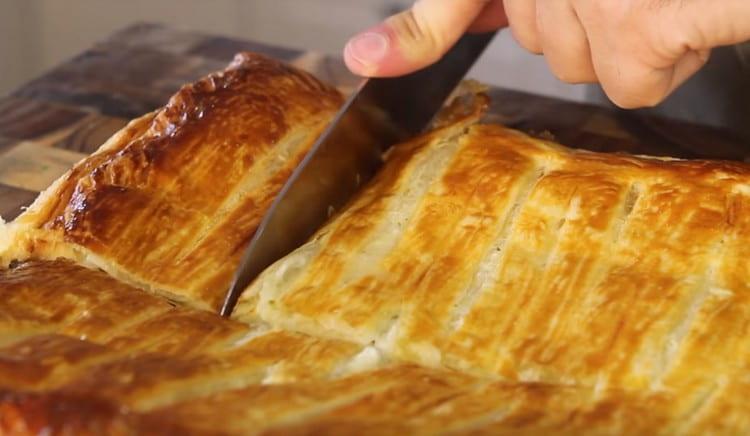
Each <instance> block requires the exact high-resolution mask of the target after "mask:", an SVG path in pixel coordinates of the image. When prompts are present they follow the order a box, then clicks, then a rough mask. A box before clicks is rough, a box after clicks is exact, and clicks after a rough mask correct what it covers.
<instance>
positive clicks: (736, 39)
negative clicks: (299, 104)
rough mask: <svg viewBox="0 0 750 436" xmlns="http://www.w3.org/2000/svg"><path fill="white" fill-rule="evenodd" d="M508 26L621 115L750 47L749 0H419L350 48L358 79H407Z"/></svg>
mask: <svg viewBox="0 0 750 436" xmlns="http://www.w3.org/2000/svg"><path fill="white" fill-rule="evenodd" d="M506 26H509V27H510V29H511V31H512V33H513V36H514V37H515V39H516V40H517V41H518V42H519V43H520V45H521V46H523V47H524V48H526V49H527V50H529V51H531V52H533V53H538V54H544V55H545V58H546V60H547V62H548V64H549V66H550V68H551V70H552V72H553V73H554V74H555V75H556V76H557V77H558V78H560V79H561V80H563V81H565V82H569V83H594V82H599V83H600V84H601V85H602V88H603V89H604V91H605V92H606V93H607V95H608V96H609V98H610V99H611V100H612V101H613V102H614V103H615V104H617V105H618V106H620V107H623V108H637V107H645V106H654V105H656V104H658V103H659V102H661V101H662V100H664V98H666V97H667V96H668V95H669V94H670V93H671V92H672V91H674V90H675V88H677V87H678V86H680V85H681V84H682V83H683V82H685V81H686V80H687V79H688V78H689V77H690V76H692V75H693V74H695V73H696V72H697V71H698V70H699V69H700V68H701V67H702V66H703V65H704V64H705V63H706V62H707V61H708V57H709V54H710V51H711V49H712V48H715V47H719V46H723V45H731V44H735V43H740V42H744V41H748V40H750V0H418V1H416V2H415V3H414V5H413V6H412V8H411V9H409V10H407V11H404V12H401V13H399V14H396V15H394V16H392V17H390V18H388V19H387V20H386V21H384V22H383V23H381V24H379V25H377V26H375V27H372V28H370V29H368V30H366V31H364V32H362V33H360V34H358V35H356V36H354V37H353V38H352V39H351V40H349V42H348V43H347V45H346V47H345V49H344V59H345V61H346V64H347V66H348V67H349V69H350V70H351V71H352V72H354V73H355V74H359V75H362V76H370V77H387V76H398V75H402V74H407V73H410V72H412V71H415V70H418V69H420V68H423V67H425V66H427V65H429V64H431V63H433V62H435V61H436V60H438V59H439V58H440V57H441V56H442V55H443V54H444V53H445V52H446V51H447V50H448V49H449V48H450V47H451V46H452V45H453V44H454V43H455V42H456V41H457V40H458V39H459V38H460V37H461V35H462V34H463V33H464V32H466V31H470V32H472V31H473V32H481V31H489V30H494V29H498V28H502V27H506Z"/></svg>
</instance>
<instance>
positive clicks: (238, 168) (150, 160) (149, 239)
mask: <svg viewBox="0 0 750 436" xmlns="http://www.w3.org/2000/svg"><path fill="white" fill-rule="evenodd" d="M341 102H342V97H341V95H340V94H339V93H338V91H336V90H335V89H334V88H332V87H329V86H327V85H324V84H322V83H321V82H319V81H318V80H316V79H315V78H313V77H312V76H310V75H309V74H307V73H305V72H302V71H300V70H297V69H295V68H293V67H290V66H287V65H284V64H282V63H280V62H278V61H275V60H272V59H270V58H267V57H265V56H262V55H258V54H251V53H245V54H240V55H238V56H237V57H236V58H235V60H234V62H232V64H231V65H230V66H229V67H228V68H227V69H226V70H225V71H223V72H220V73H216V74H212V75H209V76H208V77H205V78H203V79H201V80H199V81H198V82H196V83H194V84H190V85H186V86H184V87H183V88H182V89H181V90H180V91H179V92H178V93H177V94H175V95H174V96H173V97H172V98H171V100H170V101H169V103H168V104H167V105H166V106H165V107H164V108H162V109H160V110H158V111H156V112H154V113H151V114H148V115H145V116H143V117H141V118H139V119H137V120H134V121H133V122H131V123H130V124H129V125H128V126H127V127H125V128H124V129H123V130H121V131H120V132H118V133H117V134H115V135H114V136H113V137H112V138H111V139H110V140H109V141H107V142H106V143H105V144H104V145H103V146H102V147H101V148H100V149H99V150H98V151H97V152H96V153H95V154H94V155H92V156H91V157H89V158H87V159H85V160H83V161H82V162H80V163H78V164H77V165H76V166H75V167H74V168H73V169H72V170H71V171H70V172H68V173H67V174H65V175H64V176H63V177H62V178H60V179H59V180H58V181H57V182H55V183H54V184H53V185H52V186H51V187H50V188H49V189H47V190H46V191H45V192H44V193H42V195H41V196H40V197H39V198H38V199H37V201H36V202H35V203H34V204H33V205H32V206H31V207H30V208H29V210H28V211H26V212H25V213H24V214H22V215H21V216H20V217H19V218H18V219H16V220H15V222H14V223H12V224H11V225H10V226H9V227H10V228H9V230H8V234H7V235H6V236H5V238H6V241H5V244H6V245H8V246H9V247H8V248H7V249H6V252H5V254H4V255H3V254H2V251H3V250H2V245H3V237H0V263H5V264H6V265H7V264H8V263H9V262H11V261H12V260H14V259H18V258H20V259H26V258H37V259H55V258H57V257H66V258H69V259H74V260H76V261H77V262H81V263H85V264H88V265H91V266H94V267H98V268H102V269H104V270H106V271H107V272H109V273H110V274H112V275H113V276H115V277H118V278H120V279H121V280H123V281H125V282H127V283H131V284H134V285H137V286H139V287H142V288H144V289H148V290H151V291H154V292H156V293H159V294H161V295H167V296H169V297H170V298H173V299H175V300H179V301H184V302H186V303H188V304H191V305H194V306H197V307H202V308H212V309H215V308H217V306H218V305H219V304H220V301H221V300H222V298H223V294H224V292H225V290H226V288H227V287H228V285H229V281H230V279H231V276H232V273H233V272H234V268H235V267H236V265H237V264H238V263H239V257H240V256H241V253H242V251H243V248H244V247H245V246H246V245H247V243H248V242H249V239H250V238H251V237H252V235H253V233H254V231H255V228H256V226H257V225H258V222H259V220H260V218H261V216H262V215H263V213H264V212H265V210H266V209H267V208H268V206H269V205H270V202H271V201H272V199H273V197H274V196H275V195H276V193H277V192H278V191H279V190H280V188H281V186H282V184H283V183H284V182H285V181H286V179H287V178H288V176H289V175H290V174H291V171H292V169H293V168H294V166H295V165H296V164H297V163H298V162H299V161H300V160H301V158H302V156H303V155H304V153H305V152H306V151H307V150H308V148H309V147H310V146H311V145H312V142H313V141H314V140H315V139H316V137H317V136H318V135H319V133H320V132H321V130H322V129H323V128H324V127H325V125H326V123H327V122H328V121H329V120H330V118H331V117H332V116H333V114H334V113H335V111H336V110H337V109H338V107H339V105H340V104H341Z"/></svg>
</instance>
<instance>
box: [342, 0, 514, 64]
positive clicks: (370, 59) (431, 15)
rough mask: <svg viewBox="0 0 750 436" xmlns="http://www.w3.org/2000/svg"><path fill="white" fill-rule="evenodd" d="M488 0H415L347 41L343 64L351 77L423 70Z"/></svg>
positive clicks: (473, 18) (480, 10)
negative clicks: (402, 10)
mask: <svg viewBox="0 0 750 436" xmlns="http://www.w3.org/2000/svg"><path fill="white" fill-rule="evenodd" d="M492 1H493V0H418V1H417V2H416V3H414V5H413V6H412V8H411V9H410V10H408V11H404V12H401V13H399V14H396V15H394V16H392V17H390V18H388V19H387V20H386V21H385V22H383V23H381V24H379V25H377V26H375V27H373V28H371V29H369V30H366V31H364V32H362V33H360V34H358V35H356V36H354V37H353V38H352V39H350V40H349V42H348V43H347V44H346V47H345V48H344V60H345V61H346V65H347V66H348V67H349V69H350V70H351V71H352V72H354V73H355V74H359V75H362V76H380V77H384V76H398V75H402V74H407V73H410V72H412V71H416V70H418V69H420V68H423V67H426V66H427V65H430V64H432V63H434V62H435V61H437V60H438V59H440V57H441V56H443V55H444V54H445V53H446V52H447V51H448V50H449V49H450V48H451V47H452V46H453V44H455V43H456V41H458V39H459V38H460V37H461V35H463V34H464V32H466V30H467V29H468V28H469V26H470V25H471V24H472V23H473V22H474V20H475V19H476V18H477V17H478V16H479V14H480V13H481V12H482V10H483V9H485V7H486V6H488V5H489V4H490V3H491V2H492ZM494 1H497V2H499V1H500V0H494ZM498 27H499V26H498Z"/></svg>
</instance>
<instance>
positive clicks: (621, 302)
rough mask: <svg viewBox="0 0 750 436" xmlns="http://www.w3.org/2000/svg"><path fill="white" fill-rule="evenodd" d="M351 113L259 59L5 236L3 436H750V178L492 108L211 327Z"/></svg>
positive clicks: (144, 132) (427, 147)
mask: <svg viewBox="0 0 750 436" xmlns="http://www.w3.org/2000/svg"><path fill="white" fill-rule="evenodd" d="M341 102H342V99H341V96H340V95H339V94H338V92H337V91H335V90H334V89H333V88H330V87H328V86H327V85H324V84H321V83H320V82H318V81H317V80H316V79H314V78H313V77H311V76H310V75H308V74H307V73H303V72H301V71H298V70H296V69H294V68H292V67H288V66H285V65H282V64H280V63H278V62H276V61H273V60H270V59H268V58H265V57H262V56H260V55H255V54H242V55H239V56H238V57H237V58H236V60H235V62H234V63H233V64H232V65H230V66H229V67H228V68H227V70H226V71H224V72H222V73H217V74H214V75H211V76H209V77H207V78H204V79H201V80H200V81H198V82H196V83H195V84H192V85H187V86H186V87H184V88H183V89H182V90H180V92H178V93H177V94H176V95H175V96H174V97H173V98H172V99H171V101H170V102H169V104H168V105H167V106H166V107H165V108H163V109H160V110H158V111H156V112H154V113H153V114H149V115H146V116H144V117H142V118H140V119H137V120H135V121H133V122H132V123H131V124H130V125H129V126H128V127H126V128H125V129H123V130H122V131H121V132H119V133H117V134H116V135H115V136H114V137H113V138H112V139H110V140H109V141H108V142H107V143H105V144H104V145H103V146H102V148H101V149H100V150H99V151H98V152H97V153H95V154H94V155H92V156H90V157H89V158H87V159H86V160H84V161H82V162H81V163H79V164H78V165H76V166H75V167H74V168H73V169H72V170H71V171H70V172H69V173H68V174H66V175H65V176H64V177H62V178H61V179H60V180H58V181H57V182H56V183H55V184H53V185H52V186H51V187H50V188H49V189H48V190H47V191H45V192H44V193H42V195H41V196H40V197H39V199H38V200H37V201H36V202H35V203H34V205H33V206H32V207H31V208H30V209H29V210H28V211H27V212H26V213H24V214H23V215H21V216H20V217H19V218H18V219H17V220H16V221H14V222H13V223H10V224H8V225H5V226H3V225H2V224H0V434H13V435H25V434H30V435H31V434H34V435H36V434H39V433H47V434H77V435H78V434H81V435H86V434H91V435H98V434H116V435H117V434H123V435H130V434H153V435H161V434H196V435H203V434H205V435H209V434H211V435H235V434H237V435H241V434H261V433H264V434H317V433H320V434H394V433H401V434H412V433H415V434H438V433H441V434H442V433H462V434H463V433H473V434H506V433H513V434H519V433H520V434H550V433H555V434H705V433H712V434H738V433H743V432H747V431H748V429H750V403H749V402H747V401H746V398H747V394H748V393H750V378H748V377H747V374H748V370H749V369H750V340H748V339H747V338H748V334H747V331H748V329H749V328H750V299H748V298H747V295H748V291H749V290H748V287H747V286H748V285H747V283H748V279H749V278H750V269H749V268H748V267H747V266H746V261H745V259H747V258H748V255H749V254H750V248H747V247H750V244H749V243H750V202H749V201H748V199H749V198H750V188H748V186H750V185H749V183H748V182H750V166H748V165H747V164H744V163H729V162H705V161H681V160H672V159H656V158H648V157H635V156H626V155H612V154H601V153H591V152H583V151H579V150H574V149H569V148H565V147H563V146H560V145H557V144H554V143H551V142H547V141H541V140H538V139H534V138H531V137H528V136H526V135H524V134H522V133H520V132H516V131H513V130H510V129H507V128H504V127H502V126H498V125H484V124H481V123H480V122H479V121H480V118H481V116H482V111H483V108H484V107H485V105H486V103H487V102H486V98H485V97H484V96H482V95H477V96H475V98H474V99H473V100H472V101H471V102H470V103H468V104H466V105H464V106H461V107H459V106H458V105H457V106H456V107H453V108H452V109H450V110H448V111H447V112H446V113H445V114H444V116H443V117H442V119H441V120H442V121H441V122H440V124H439V126H440V127H437V128H436V129H434V130H433V131H431V132H429V133H427V134H425V135H423V136H421V137H418V138H416V139H414V140H412V141H409V142H406V143H403V144H399V145H396V146H395V147H394V148H393V149H391V150H390V151H389V152H388V154H387V158H386V164H385V166H384V167H383V168H382V169H381V171H380V172H379V173H378V175H377V176H376V178H375V179H374V180H373V181H372V182H371V183H370V184H369V185H367V186H366V187H364V188H363V189H362V191H361V192H360V193H359V194H358V195H357V197H356V198H354V199H353V200H352V202H351V203H350V204H349V205H348V207H347V208H345V209H344V210H343V211H342V212H341V213H339V214H338V215H337V216H335V217H334V218H333V219H332V220H330V221H329V222H328V223H327V224H326V225H325V226H324V227H322V228H321V229H320V231H319V232H318V234H317V235H315V236H314V237H313V238H312V239H311V240H310V241H309V242H308V243H307V244H306V245H304V246H303V247H301V248H300V249H298V250H296V251H295V252H293V253H291V254H290V255H289V256H287V257H285V258H284V259H281V260H280V261H278V262H277V263H276V264H274V265H273V266H272V267H270V268H269V269H268V270H266V271H265V272H264V273H263V274H262V275H261V276H260V277H259V278H258V279H257V280H256V281H255V283H254V284H253V285H251V286H250V287H249V288H248V289H247V290H246V292H245V293H244V294H243V296H242V298H241V300H240V302H239V305H238V306H237V308H236V310H235V314H234V316H233V319H231V320H228V319H224V318H221V317H219V316H218V315H216V308H217V307H218V305H219V303H220V302H221V299H222V297H223V295H224V292H225V290H226V287H227V284H228V281H229V279H230V277H231V274H232V272H233V271H234V267H235V266H236V264H237V263H238V260H239V256H241V254H242V248H244V246H245V245H246V244H247V242H248V241H249V239H250V238H251V237H252V235H253V232H254V231H255V228H256V226H257V224H258V221H259V219H260V217H261V216H262V215H263V213H264V212H265V210H266V209H267V208H268V205H269V203H270V201H271V200H272V199H273V197H274V195H276V193H277V192H278V190H279V189H280V187H281V186H282V184H283V183H284V181H285V180H286V178H287V177H288V176H289V174H290V172H291V170H292V168H293V167H294V165H296V163H297V162H298V161H299V160H300V159H301V157H302V156H303V155H304V153H305V151H306V150H307V149H308V148H309V147H310V145H311V144H312V142H313V141H314V140H315V138H316V137H317V135H318V134H319V133H320V132H321V130H322V129H323V128H324V127H325V125H326V122H327V121H328V120H329V119H330V118H331V116H332V115H333V113H334V112H335V111H336V110H337V108H338V106H339V105H340V103H341Z"/></svg>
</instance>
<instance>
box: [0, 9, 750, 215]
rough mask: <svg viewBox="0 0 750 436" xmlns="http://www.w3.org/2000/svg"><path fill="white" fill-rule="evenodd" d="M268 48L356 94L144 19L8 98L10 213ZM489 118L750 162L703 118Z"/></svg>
mask: <svg viewBox="0 0 750 436" xmlns="http://www.w3.org/2000/svg"><path fill="white" fill-rule="evenodd" d="M243 50H249V51H258V52H263V53H266V54H269V55H271V56H274V57H276V58H278V59H281V60H284V61H287V62H290V63H292V64H294V65H297V66H299V67H302V68H304V69H307V70H309V71H311V72H312V73H314V74H315V75H316V76H318V77H319V78H321V79H322V80H325V81H327V82H329V83H333V84H335V85H337V86H339V87H340V88H341V89H342V90H344V91H349V90H351V89H352V87H353V86H354V85H355V84H356V83H357V79H356V78H354V77H352V76H351V75H350V74H349V73H348V72H347V71H346V69H345V68H344V66H343V64H342V62H341V61H340V59H338V58H335V57H329V56H323V55H320V54H316V53H310V52H303V51H299V50H291V49H285V48H279V47H271V46H268V45H265V44H259V43H254V42H250V41H241V40H234V39H229V38H224V37H219V36H211V35H204V34H198V33H191V32H184V31H177V30H174V29H170V28H167V27H164V26H161V25H155V24H138V25H134V26H132V27H129V28H126V29H124V30H122V31H120V32H117V33H116V34H114V35H113V36H111V37H110V38H109V39H107V40H106V41H103V42H101V43H99V44H97V45H95V46H94V47H92V48H91V49H90V50H87V51H85V52H84V53H82V54H80V55H79V56H77V57H75V58H73V59H71V60H70V61H68V62H66V63H65V64H63V65H60V66H59V67H57V68H55V69H54V70H52V71H50V72H49V73H47V74H45V75H44V76H42V77H39V78H37V79H35V80H33V81H31V82H29V83H28V84H26V85H24V86H22V87H21V88H19V89H18V90H17V91H15V92H13V93H12V94H10V95H9V96H7V97H5V98H1V99H0V216H2V217H3V218H4V219H5V220H10V219H12V218H14V217H15V216H16V215H18V213H19V212H20V211H21V209H22V207H24V206H26V205H28V204H29V203H30V202H31V201H32V200H33V199H34V198H35V197H36V195H37V194H38V192H39V191H40V190H42V189H44V188H46V187H47V186H48V185H49V184H50V183H51V182H52V181H53V180H54V179H56V178H57V177H59V176H60V175H61V174H63V173H64V172H65V171H66V170H67V169H68V168H70V166H71V165H73V164H74V163H75V162H77V161H78V160H80V159H81V158H83V157H84V156H86V155H87V154H89V153H91V152H93V151H94V150H96V149H97V148H98V147H99V146H100V145H101V144H102V143H103V142H104V141H105V140H106V139H107V138H108V137H109V136H110V135H112V134H113V133H114V132H116V131H117V130H118V129H120V128H121V127H122V126H124V125H125V124H126V123H127V122H128V120H130V119H132V118H135V117H137V116H139V115H142V114H144V113H146V112H149V111H151V110H153V109H155V108H157V107H159V106H162V105H163V104H165V103H166V102H167V100H168V99H169V97H170V95H172V94H173V93H174V92H175V91H176V90H177V89H178V88H179V87H180V86H181V85H182V84H184V83H187V82H191V81H193V80H195V79H197V78H198V77H201V76H203V75H205V74H207V73H209V72H212V71H216V70H220V69H222V68H224V66H225V65H226V64H227V63H228V62H229V61H230V60H231V59H232V57H233V55H234V54H235V53H236V52H238V51H243ZM490 93H491V96H492V98H493V105H492V109H491V111H490V114H489V115H488V120H491V121H497V122H501V123H505V124H507V125H510V126H513V127H516V128H519V129H522V130H524V131H527V132H529V133H532V134H536V135H544V136H552V137H554V138H555V139H556V140H558V141H559V142H561V143H563V144H566V145H569V146H574V147H579V148H587V149H591V150H600V151H608V152H611V151H626V152H631V153H639V154H654V155H669V156H675V157H685V158H699V157H700V158H722V159H739V160H745V159H746V158H747V156H748V155H749V154H750V153H748V151H750V144H747V143H745V142H744V141H743V140H741V139H740V138H737V137H734V136H733V135H731V134H729V133H727V132H723V131H719V130H716V129H714V128H708V127H703V126H698V125H692V124H687V123H684V122H675V121H669V120H664V119H657V118H645V117H642V116H637V115H634V114H633V113H630V112H625V111H614V110H610V109H605V108H600V107H596V106H590V105H584V104H578V103H571V102H566V101H562V100H556V99H552V98H546V97H540V96H535V95H530V94H525V93H521V92H516V91H509V90H503V89H493V90H492V91H491V92H490Z"/></svg>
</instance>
